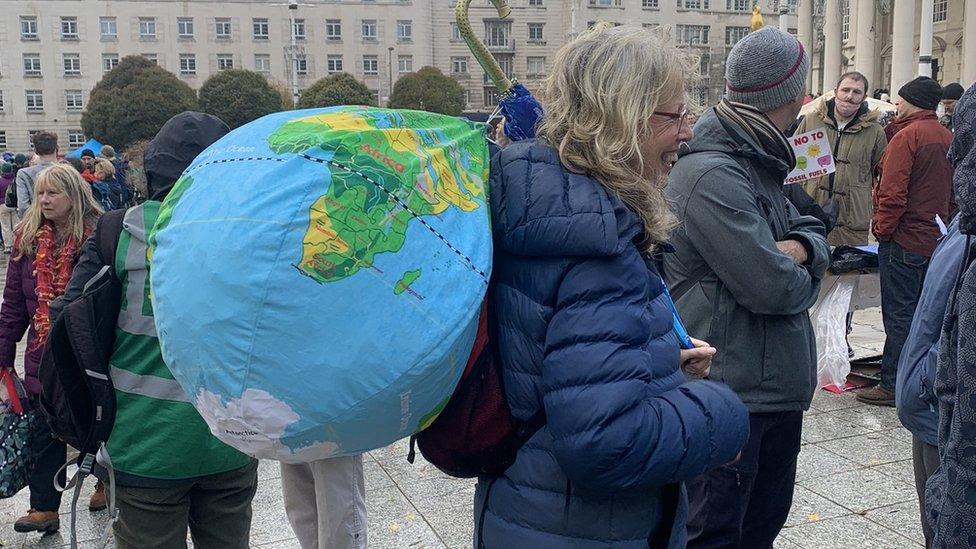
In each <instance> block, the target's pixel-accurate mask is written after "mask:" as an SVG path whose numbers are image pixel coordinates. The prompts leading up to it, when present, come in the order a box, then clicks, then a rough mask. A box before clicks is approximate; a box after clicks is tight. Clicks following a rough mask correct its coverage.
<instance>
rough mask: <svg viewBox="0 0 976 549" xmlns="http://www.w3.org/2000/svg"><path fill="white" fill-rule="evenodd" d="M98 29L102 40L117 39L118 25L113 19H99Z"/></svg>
mask: <svg viewBox="0 0 976 549" xmlns="http://www.w3.org/2000/svg"><path fill="white" fill-rule="evenodd" d="M98 27H99V29H100V30H101V32H102V40H118V39H119V24H118V22H117V21H116V20H115V18H114V17H99V18H98Z"/></svg>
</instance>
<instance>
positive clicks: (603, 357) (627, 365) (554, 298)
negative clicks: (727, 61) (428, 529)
mask: <svg viewBox="0 0 976 549" xmlns="http://www.w3.org/2000/svg"><path fill="white" fill-rule="evenodd" d="M691 73H693V70H692V66H691V63H690V62H689V60H688V58H687V57H686V56H685V54H683V53H682V52H681V51H679V50H677V49H676V48H674V47H673V46H671V45H670V44H669V43H668V42H667V41H666V40H665V39H664V38H662V37H661V36H660V35H658V34H656V33H654V32H652V31H648V30H644V29H641V28H634V27H616V28H612V29H607V28H604V27H598V28H597V29H594V30H593V31H590V32H588V33H585V34H584V35H583V36H581V37H580V38H578V39H577V40H575V41H573V42H571V43H570V44H568V45H567V46H565V47H564V48H563V49H562V50H560V52H559V54H558V55H557V57H556V60H555V63H554V66H553V68H552V73H551V76H550V77H549V80H548V82H547V86H546V93H545V97H546V98H547V101H546V104H545V108H546V115H545V116H546V118H545V121H544V122H543V125H542V126H541V127H540V128H539V130H538V134H539V140H538V141H529V142H523V143H518V144H515V145H512V146H510V147H508V148H506V149H504V150H502V151H501V152H500V153H498V154H497V155H495V157H494V159H493V160H492V167H491V172H492V180H491V187H490V198H491V207H492V228H493V232H494V241H495V265H494V270H493V273H492V280H493V283H494V284H495V293H494V296H493V306H494V310H495V311H496V312H497V319H498V320H497V323H498V324H497V329H498V332H497V333H498V343H499V347H500V349H501V353H502V366H503V373H504V383H505V388H506V394H507V398H508V402H509V405H510V406H511V409H512V412H513V413H514V415H515V416H516V417H518V418H520V419H523V420H524V419H527V418H529V417H531V416H532V415H533V414H535V413H536V412H537V411H539V410H540V409H544V410H545V414H546V424H545V425H544V426H543V427H542V429H540V430H539V431H538V432H537V433H536V434H535V435H534V436H533V437H532V438H531V439H530V440H529V441H528V442H527V443H526V444H525V445H524V446H523V447H522V448H521V449H520V450H519V452H518V456H517V459H516V461H515V463H514V465H512V467H510V468H509V469H508V470H507V471H506V472H505V474H503V475H502V476H500V477H491V478H489V477H483V478H480V479H479V481H478V487H477V491H476V494H475V511H474V520H475V534H474V537H475V539H474V542H475V547H477V548H482V547H484V548H488V549H495V548H501V549H515V548H522V547H531V548H533V549H542V548H563V547H567V548H568V547H572V548H581V549H588V548H621V549H623V548H638V547H639V548H647V547H654V548H658V547H667V548H678V547H684V546H685V541H686V532H685V521H686V511H687V505H686V500H685V493H684V488H683V486H682V484H681V481H682V480H685V479H690V478H692V477H695V476H697V475H699V474H701V473H703V472H704V471H707V470H709V469H711V468H713V467H716V466H719V465H722V464H724V463H727V462H729V461H732V460H733V459H735V457H736V454H737V453H738V451H739V450H740V449H741V448H742V445H743V444H744V443H745V440H746V438H747V436H748V429H749V428H748V417H747V413H746V410H745V407H744V406H743V405H742V403H741V402H740V401H739V399H738V397H736V396H735V394H733V393H732V391H730V390H729V389H728V388H727V387H725V386H724V385H720V384H717V383H713V382H709V381H693V382H690V383H686V381H685V377H684V374H683V373H682V371H681V368H680V366H684V367H685V369H686V371H689V372H690V373H696V374H698V375H699V376H702V375H705V374H706V373H707V367H708V364H709V362H710V357H711V355H712V354H714V352H715V350H714V349H712V348H710V347H708V346H707V344H705V343H704V342H697V341H696V344H697V345H699V348H696V349H692V350H684V351H682V350H680V349H679V345H678V338H677V336H676V335H675V334H674V332H673V331H672V318H671V309H670V307H669V304H668V297H667V295H666V294H665V290H664V284H663V281H662V280H661V277H660V275H659V274H658V269H657V267H656V262H655V260H654V259H653V258H652V257H653V256H652V255H651V253H652V252H654V253H661V252H663V250H664V249H665V248H666V246H664V245H659V244H658V243H661V242H664V241H665V240H666V238H667V233H668V230H669V229H670V228H671V227H672V226H673V223H674V221H673V219H674V218H673V216H672V215H671V214H670V213H669V212H668V208H667V204H666V203H665V201H664V198H663V195H662V192H661V191H662V189H661V185H663V181H664V180H665V177H666V175H667V171H668V168H669V166H670V164H671V162H673V161H674V159H676V158H677V150H678V145H679V143H680V142H682V141H686V140H688V139H690V138H691V135H692V134H691V129H690V127H688V123H687V122H688V121H687V111H686V110H685V108H684V98H685V87H684V75H685V74H691Z"/></svg>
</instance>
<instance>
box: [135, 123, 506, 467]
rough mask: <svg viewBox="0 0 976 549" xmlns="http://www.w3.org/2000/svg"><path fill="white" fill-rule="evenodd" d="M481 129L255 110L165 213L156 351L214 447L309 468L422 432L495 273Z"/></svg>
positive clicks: (456, 368)
mask: <svg viewBox="0 0 976 549" xmlns="http://www.w3.org/2000/svg"><path fill="white" fill-rule="evenodd" d="M487 156H488V153H487V145H486V142H485V139H484V127H483V126H481V125H478V124H474V123H471V122H468V121H465V120H461V119H458V118H453V117H448V116H442V115H436V114H431V113H425V112H416V111H396V110H385V109H376V108H368V107H336V108H329V109H317V110H308V111H292V112H285V113H277V114H273V115H269V116H266V117H264V118H261V119H259V120H256V121H254V122H251V123H250V124H247V125H245V126H242V127H240V128H238V129H236V130H234V131H233V132H231V133H230V134H228V135H227V136H225V137H224V138H223V139H221V140H220V141H218V142H217V143H214V144H213V145H212V146H210V147H209V148H208V149H207V150H206V151H204V152H203V153H202V154H201V155H200V156H199V157H197V159H196V160H195V161H194V162H193V164H192V165H191V166H190V167H189V168H188V169H187V170H186V172H185V173H184V174H183V177H181V178H180V180H179V181H178V182H177V184H176V186H175V187H174V189H173V191H172V192H171V193H170V195H169V197H168V198H167V199H166V201H165V202H164V203H163V206H162V208H161V211H160V216H159V220H158V222H157V224H156V227H155V229H154V231H153V235H152V244H153V247H152V249H151V252H150V253H151V254H152V261H153V276H152V280H151V286H152V288H151V289H152V299H153V307H154V314H155V316H156V322H157V328H158V332H159V338H160V341H161V344H162V348H163V356H164V359H165V360H166V363H167V365H168V366H169V367H170V370H171V371H172V373H173V376H174V377H175V378H176V379H177V381H179V382H180V384H181V385H182V386H183V388H184V390H186V392H187V394H188V395H189V396H190V399H191V401H193V402H194V405H195V406H196V408H197V410H198V411H199V412H200V414H201V416H203V418H204V419H205V420H206V421H207V423H208V425H209V426H210V429H211V431H212V432H213V433H214V434H215V435H216V436H217V437H218V438H220V439H221V440H223V441H224V442H226V443H227V444H230V445H231V446H234V447H235V448H238V449H240V450H241V451H244V452H246V453H249V454H251V455H254V456H257V457H263V458H273V459H280V460H283V461H291V462H297V461H310V460H314V459H321V458H324V457H330V456H337V455H349V454H355V453H360V452H363V451H366V450H370V449H372V448H376V447H380V446H383V445H386V444H389V443H391V442H393V441H395V440H397V439H399V438H402V437H404V436H407V435H410V434H412V433H414V432H416V431H418V430H419V429H421V428H423V427H424V426H426V425H427V424H429V423H430V422H431V421H432V420H433V419H434V418H435V417H436V415H437V413H438V412H439V411H440V410H441V409H442V408H443V406H444V405H445V404H446V402H447V400H448V398H449V397H450V395H451V393H452V391H453V389H454V386H455V384H456V383H457V380H458V378H459V377H460V374H461V370H462V369H463V367H464V364H465V362H466V360H467V357H468V353H469V352H470V348H471V344H472V342H473V340H474V332H475V328H476V325H477V317H478V311H479V308H480V304H481V301H482V300H483V298H484V295H485V291H486V289H487V280H488V276H489V273H490V270H491V235H490V228H489V216H488V211H487V205H486V200H485V182H486V180H487V177H488V158H487Z"/></svg>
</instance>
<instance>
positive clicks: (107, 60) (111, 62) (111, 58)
mask: <svg viewBox="0 0 976 549" xmlns="http://www.w3.org/2000/svg"><path fill="white" fill-rule="evenodd" d="M118 64H119V54H117V53H103V54H102V71H103V72H108V71H110V70H112V69H114V68H115V67H116V66H118Z"/></svg>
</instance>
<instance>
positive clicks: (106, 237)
mask: <svg viewBox="0 0 976 549" xmlns="http://www.w3.org/2000/svg"><path fill="white" fill-rule="evenodd" d="M127 211H128V210H112V211H110V212H107V213H105V214H103V215H102V217H101V218H100V219H99V220H98V224H97V225H96V226H95V243H96V244H97V248H96V249H97V250H98V258H99V259H101V260H102V264H103V265H108V266H109V267H110V268H111V270H112V274H113V275H114V274H115V253H116V252H117V251H118V249H119V235H120V234H122V220H123V219H124V218H125V213H126V212H127Z"/></svg>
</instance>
